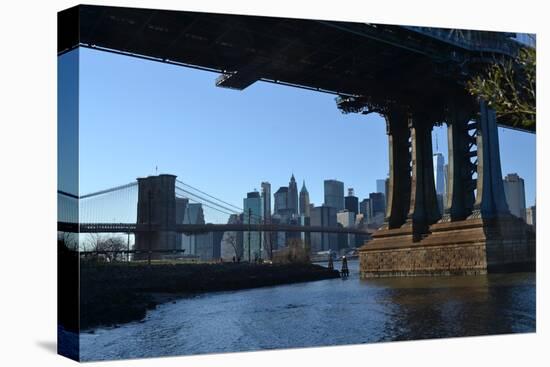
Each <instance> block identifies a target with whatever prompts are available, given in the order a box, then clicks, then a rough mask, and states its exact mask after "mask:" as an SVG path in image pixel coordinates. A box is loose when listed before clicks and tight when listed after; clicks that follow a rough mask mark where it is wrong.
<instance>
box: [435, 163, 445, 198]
mask: <svg viewBox="0 0 550 367" xmlns="http://www.w3.org/2000/svg"><path fill="white" fill-rule="evenodd" d="M433 166H434V182H435V192H436V193H437V194H438V195H444V194H445V158H444V157H443V154H441V153H435V154H434V155H433Z"/></svg>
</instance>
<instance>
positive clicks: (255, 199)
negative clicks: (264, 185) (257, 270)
mask: <svg viewBox="0 0 550 367" xmlns="http://www.w3.org/2000/svg"><path fill="white" fill-rule="evenodd" d="M243 208H244V213H243V222H244V224H260V223H261V219H262V211H263V208H262V198H261V197H260V193H259V192H258V191H252V192H249V193H248V194H247V195H246V198H245V199H244V200H243ZM260 233H261V232H252V231H250V232H248V231H247V232H243V252H244V253H243V258H244V259H245V260H246V261H253V260H255V259H258V258H260V257H261V254H262V244H261V240H260Z"/></svg>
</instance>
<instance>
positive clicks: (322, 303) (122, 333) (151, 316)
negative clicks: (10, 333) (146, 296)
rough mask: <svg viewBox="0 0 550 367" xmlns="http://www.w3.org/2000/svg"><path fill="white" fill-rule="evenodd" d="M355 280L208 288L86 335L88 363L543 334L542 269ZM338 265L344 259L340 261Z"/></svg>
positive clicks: (353, 264)
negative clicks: (539, 307)
mask: <svg viewBox="0 0 550 367" xmlns="http://www.w3.org/2000/svg"><path fill="white" fill-rule="evenodd" d="M349 265H350V271H351V273H350V277H349V278H348V279H345V280H343V279H330V280H322V281H316V282H309V283H300V284H292V285H282V286H275V287H266V288H257V289H250V290H241V291H234V292H218V293H207V294H201V295H197V296H193V297H188V298H182V299H179V300H177V301H175V302H168V303H165V304H162V305H159V306H158V307H157V308H156V309H155V310H153V311H150V312H148V314H147V317H146V318H145V320H142V321H141V322H133V323H128V324H124V325H121V326H119V327H117V328H98V329H95V330H93V331H92V332H85V333H82V334H81V336H80V347H81V358H82V360H87V361H90V360H104V359H119V358H142V357H154V356H170V355H188V354H199V353H221V352H236V351H250V350H265V349H275V348H296V347H308V346H325V345H341V344H359V343H373V342H382V341H393V340H416V339H426V338H447V337H457V336H471V335H491V334H502V333H523V332H534V331H535V326H536V322H535V305H536V302H535V298H536V297H535V274H534V273H515V274H491V275H487V276H464V277H433V278H424V277H422V278H392V279H369V280H360V279H359V274H358V263H357V261H350V264H349ZM335 266H336V267H337V268H338V267H339V266H340V263H338V262H337V263H335Z"/></svg>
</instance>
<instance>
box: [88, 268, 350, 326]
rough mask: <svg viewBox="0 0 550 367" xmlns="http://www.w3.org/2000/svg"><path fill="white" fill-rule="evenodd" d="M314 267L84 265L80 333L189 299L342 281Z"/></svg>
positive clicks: (331, 273)
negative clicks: (291, 285) (236, 291)
mask: <svg viewBox="0 0 550 367" xmlns="http://www.w3.org/2000/svg"><path fill="white" fill-rule="evenodd" d="M339 276H340V274H339V272H338V271H336V270H329V269H327V268H325V267H322V266H320V265H315V264H280V265H279V264H277V265H273V264H248V263H224V264H153V265H151V266H150V267H148V266H147V265H144V264H131V263H130V264H124V263H120V264H81V267H80V330H89V329H92V328H94V327H98V326H111V325H116V324H121V323H126V322H130V321H138V320H141V319H143V318H144V317H145V315H146V313H147V310H149V309H153V308H155V307H156V305H158V304H160V303H164V302H167V301H170V300H173V299H175V298H180V297H183V296H185V295H191V294H196V293H201V292H216V291H231V290H239V289H248V288H257V287H265V286H273V285H281V284H291V283H298V282H307V281H314V280H323V279H331V278H338V277H339Z"/></svg>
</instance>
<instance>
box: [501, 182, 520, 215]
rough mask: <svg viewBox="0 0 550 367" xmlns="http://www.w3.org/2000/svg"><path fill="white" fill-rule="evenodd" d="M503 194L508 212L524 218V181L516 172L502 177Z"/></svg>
mask: <svg viewBox="0 0 550 367" xmlns="http://www.w3.org/2000/svg"><path fill="white" fill-rule="evenodd" d="M503 183H504V194H505V196H506V203H507V204H508V209H510V213H512V214H513V215H515V216H516V217H518V218H522V219H523V220H525V183H524V181H523V178H521V177H519V175H518V174H517V173H509V174H507V175H506V177H504V180H503Z"/></svg>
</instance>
